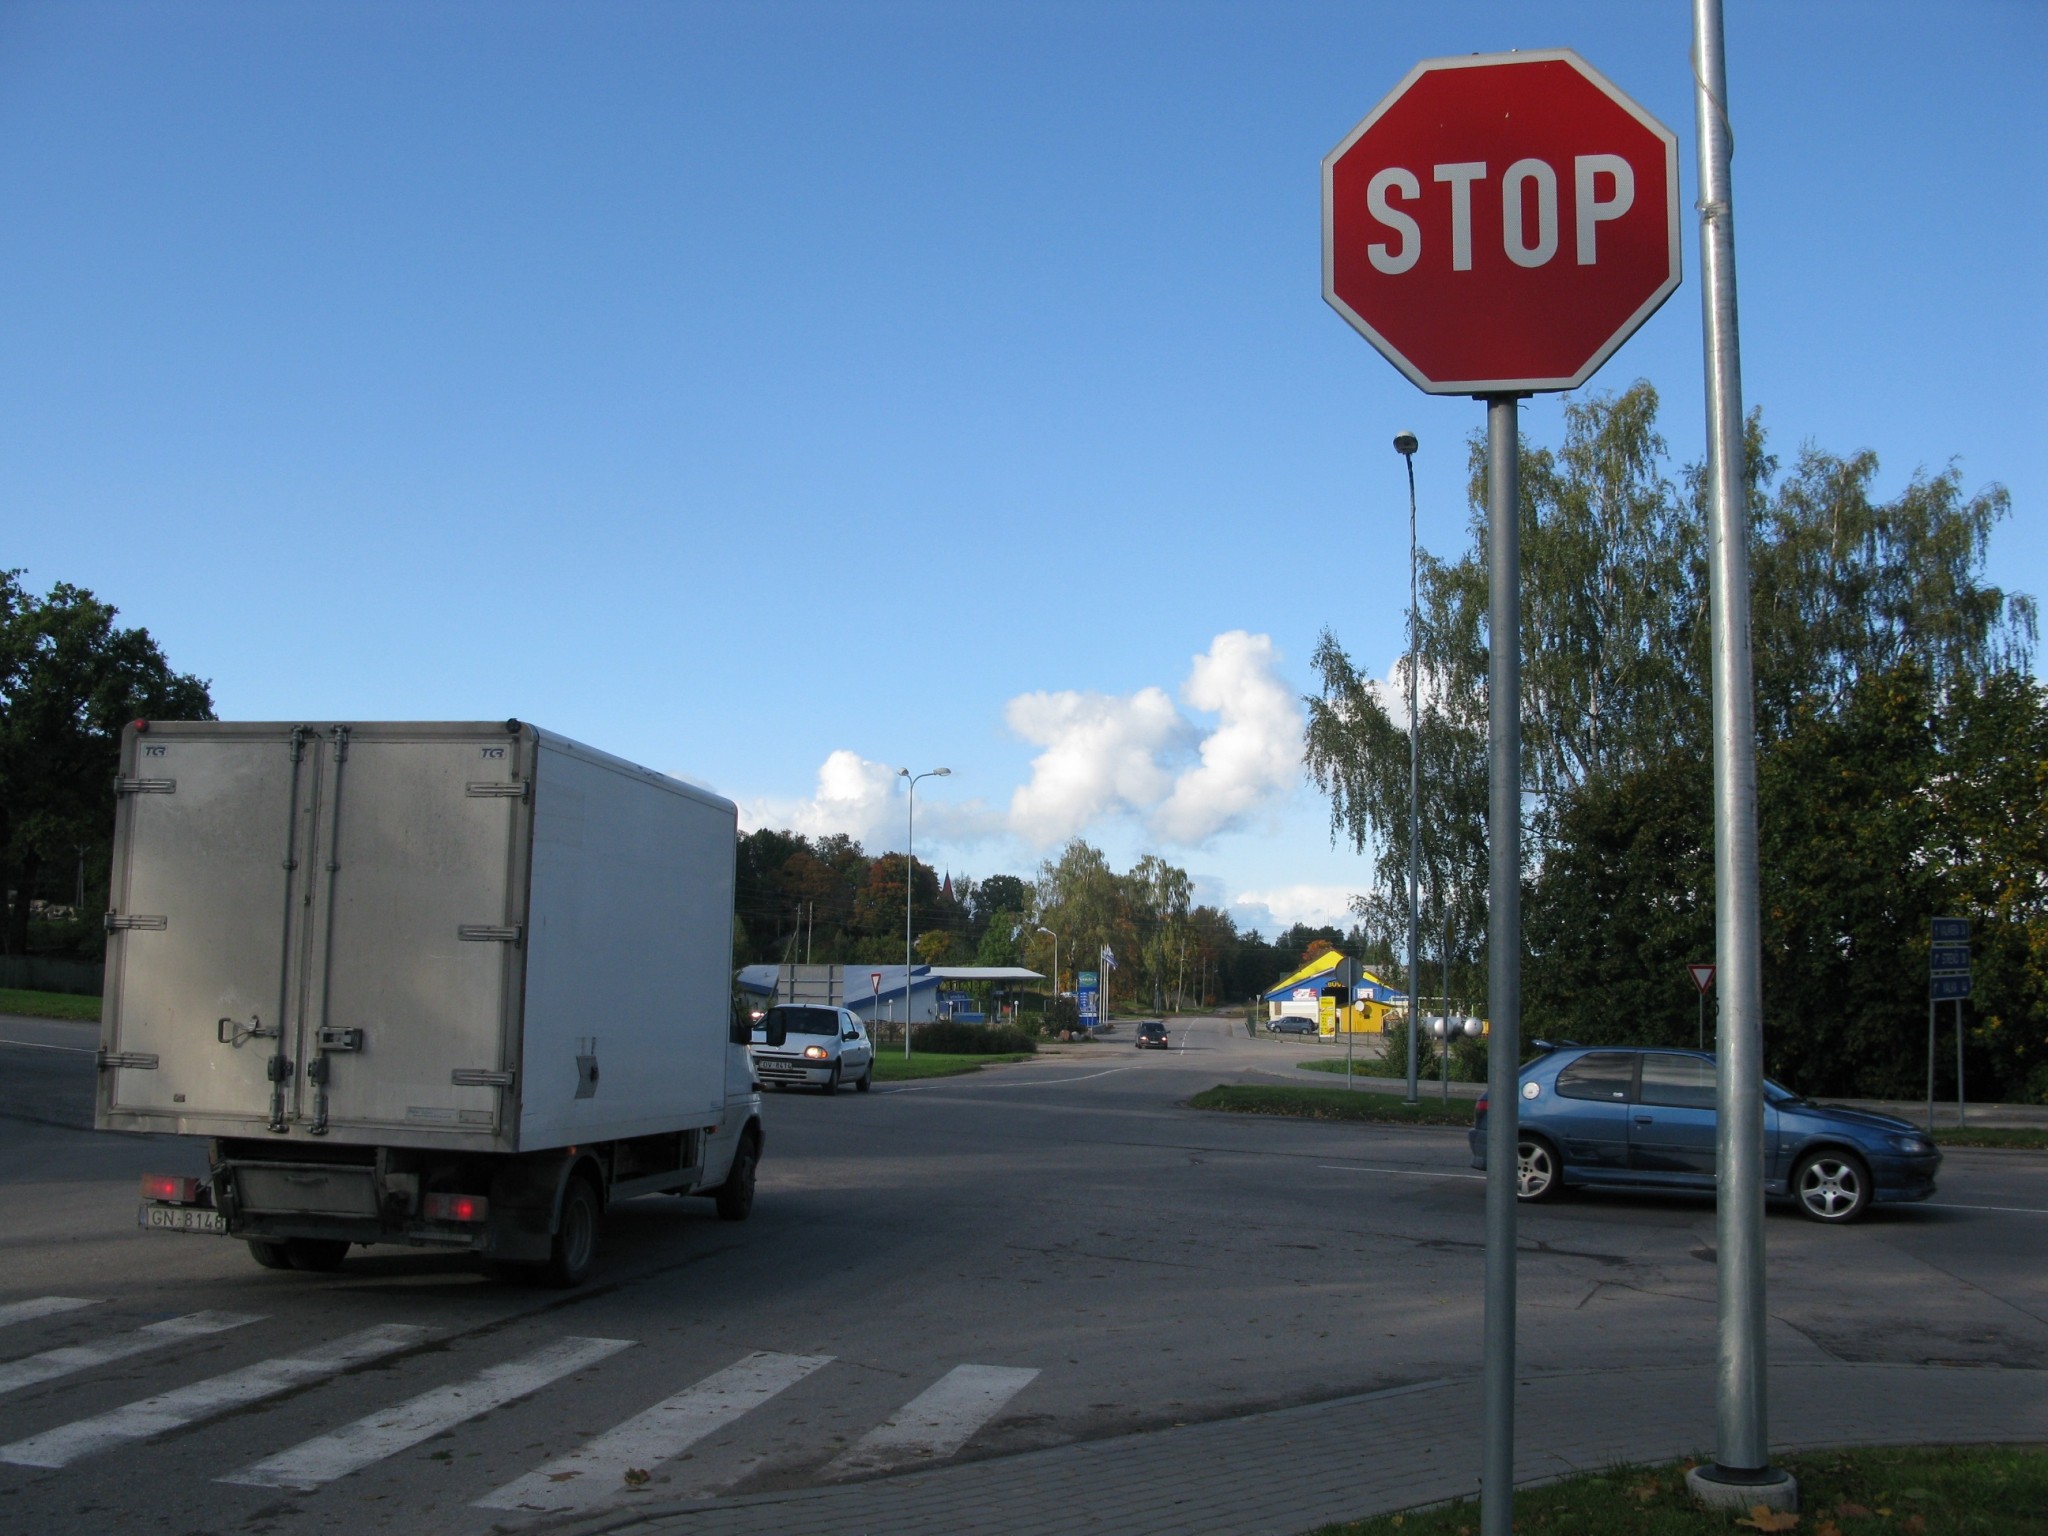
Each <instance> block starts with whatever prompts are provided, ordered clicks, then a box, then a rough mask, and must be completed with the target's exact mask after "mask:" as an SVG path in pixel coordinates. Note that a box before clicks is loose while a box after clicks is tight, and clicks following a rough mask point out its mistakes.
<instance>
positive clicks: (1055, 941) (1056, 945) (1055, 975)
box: [1038, 924, 1060, 1002]
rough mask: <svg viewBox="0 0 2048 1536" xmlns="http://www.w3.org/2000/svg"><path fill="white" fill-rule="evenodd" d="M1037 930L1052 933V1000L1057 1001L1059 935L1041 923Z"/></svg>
mask: <svg viewBox="0 0 2048 1536" xmlns="http://www.w3.org/2000/svg"><path fill="white" fill-rule="evenodd" d="M1038 931H1039V932H1040V933H1047V934H1052V1000H1053V1001H1054V1002H1058V1001H1059V1000H1060V936H1059V935H1058V934H1056V933H1053V931H1052V930H1051V929H1050V928H1047V927H1045V926H1044V925H1043V924H1041V925H1040V926H1039V929H1038Z"/></svg>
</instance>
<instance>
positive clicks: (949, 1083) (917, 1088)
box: [889, 1067, 1135, 1093]
mask: <svg viewBox="0 0 2048 1536" xmlns="http://www.w3.org/2000/svg"><path fill="white" fill-rule="evenodd" d="M1133 1070H1135V1069H1134V1068H1131V1067H1111V1068H1109V1069H1108V1070H1107V1071H1105V1072H1088V1073H1084V1074H1083V1075H1082V1076H1080V1077H1048V1078H1041V1079H1034V1080H1031V1081H1022V1080H1020V1081H1017V1082H1012V1083H975V1084H973V1086H974V1087H976V1088H1050V1087H1053V1086H1055V1085H1056V1084H1059V1083H1085V1082H1088V1081H1089V1080H1090V1079H1092V1078H1097V1077H1114V1076H1115V1075H1116V1074H1117V1073H1119V1072H1130V1071H1133ZM962 1075H963V1076H967V1077H972V1076H974V1075H975V1074H974V1073H971V1072H970V1073H964V1074H962ZM967 1086H968V1085H967V1084H966V1083H963V1082H961V1081H960V1080H959V1079H958V1078H950V1077H949V1078H941V1079H939V1080H938V1081H936V1082H930V1083H915V1084H910V1085H907V1086H903V1087H892V1088H891V1089H890V1090H889V1091H890V1092H891V1093H929V1092H930V1091H931V1090H932V1089H934V1088H964V1087H967Z"/></svg>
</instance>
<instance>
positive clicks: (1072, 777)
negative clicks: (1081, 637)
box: [1003, 688, 1193, 848]
mask: <svg viewBox="0 0 2048 1536" xmlns="http://www.w3.org/2000/svg"><path fill="white" fill-rule="evenodd" d="M1003 719H1004V720H1005V721H1006V722H1007V723H1008V724H1009V727H1010V729H1011V730H1013V731H1015V732H1016V733H1017V734H1018V735H1019V736H1021V737H1023V738H1024V739H1025V740H1026V741H1028V742H1030V743H1031V744H1032V745H1033V746H1039V747H1044V748H1045V750H1044V751H1043V752H1041V753H1039V755H1038V756H1037V757H1036V758H1034V759H1032V763H1031V779H1030V782H1029V783H1026V784H1022V785H1019V786H1018V788H1017V791H1016V793H1014V794H1013V795H1011V796H1010V827H1011V830H1013V831H1014V832H1015V833H1016V834H1017V835H1018V836H1019V837H1021V838H1023V839H1024V840H1025V841H1026V842H1028V843H1031V844H1032V845H1034V846H1036V847H1040V848H1044V847H1049V846H1050V845H1052V844H1054V843H1060V842H1064V841H1066V840H1067V839H1068V838H1070V837H1078V836H1079V835H1080V834H1081V833H1082V832H1084V831H1086V830H1087V829H1088V827H1089V826H1090V824H1092V823H1093V822H1095V821H1096V820H1098V819H1099V818H1101V817H1103V816H1106V815H1110V814H1113V813H1115V812H1118V811H1127V810H1139V811H1142V810H1146V809H1149V808H1151V807H1152V806H1155V805H1157V804H1159V803H1160V801H1162V800H1164V799H1165V798H1166V797H1167V796H1168V795H1169V794H1171V793H1172V790H1173V776H1172V774H1171V773H1170V772H1169V771H1168V770H1167V769H1166V768H1165V767H1163V766H1162V765H1161V763H1160V761H1159V758H1160V755H1161V754H1162V753H1167V752H1174V751H1176V750H1177V749H1179V750H1184V749H1185V746H1186V744H1187V742H1188V740H1189V739H1190V738H1191V737H1192V735H1193V730H1192V728H1191V727H1190V726H1189V724H1188V722H1187V721H1186V720H1184V719H1182V718H1181V714H1180V711H1179V710H1177V709H1175V708H1174V707H1173V700H1172V699H1170V698H1168V697H1167V695H1166V692H1165V690H1164V689H1161V688H1141V689H1139V690H1138V691H1137V692H1136V693H1134V694H1132V695H1130V696H1129V697H1128V698H1116V697H1113V696H1111V695H1109V694H1102V693H1073V692H1065V693H1026V694H1020V695H1019V696H1018V697H1016V698H1014V699H1012V700H1010V702H1009V704H1008V705H1006V706H1005V707H1004V709H1003Z"/></svg>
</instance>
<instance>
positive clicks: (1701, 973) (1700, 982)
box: [1685, 965, 1714, 997]
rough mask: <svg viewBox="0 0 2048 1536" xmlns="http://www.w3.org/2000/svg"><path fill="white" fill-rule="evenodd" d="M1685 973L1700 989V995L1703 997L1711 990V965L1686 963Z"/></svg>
mask: <svg viewBox="0 0 2048 1536" xmlns="http://www.w3.org/2000/svg"><path fill="white" fill-rule="evenodd" d="M1685 973H1686V975H1688V976H1690V977H1691V978H1692V984H1693V985H1694V986H1696V987H1698V988H1699V989H1700V996H1701V997H1705V996H1706V995H1707V994H1708V993H1709V992H1711V991H1712V990H1713V988H1714V968H1713V967H1712V966H1711V965H1688V966H1687V967H1686V968H1685Z"/></svg>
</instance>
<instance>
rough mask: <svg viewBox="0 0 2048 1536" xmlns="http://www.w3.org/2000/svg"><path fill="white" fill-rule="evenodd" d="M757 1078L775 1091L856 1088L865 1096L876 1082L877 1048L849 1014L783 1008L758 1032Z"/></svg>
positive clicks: (812, 1006) (753, 1051)
mask: <svg viewBox="0 0 2048 1536" xmlns="http://www.w3.org/2000/svg"><path fill="white" fill-rule="evenodd" d="M749 1052H750V1054H751V1055H752V1056H753V1059H754V1075H755V1076H756V1077H758V1078H759V1079H760V1080H761V1082H762V1083H764V1084H765V1085H767V1086H768V1087H770V1088H789V1087H803V1088H818V1089H822V1090H823V1091H824V1092H826V1093H833V1092H836V1091H837V1090H838V1087H839V1085H840V1084H841V1083H845V1082H850V1083H852V1084H853V1086H854V1087H856V1088H858V1089H859V1090H860V1091H861V1092H862V1093H866V1092H867V1091H868V1088H869V1085H871V1084H872V1083H873V1082H874V1080H875V1047H874V1044H873V1042H872V1041H870V1040H869V1039H868V1032H867V1027H866V1026H865V1025H863V1024H862V1023H861V1021H860V1018H859V1016H858V1015H856V1014H854V1013H853V1012H852V1011H851V1010H849V1009H845V1008H824V1007H820V1006H818V1005H817V1004H814V1003H810V1004H800V1003H778V1004H777V1005H776V1006H775V1007H773V1008H770V1009H769V1010H768V1011H767V1012H766V1013H764V1014H763V1015H761V1022H760V1023H758V1024H756V1025H755V1026H754V1037H753V1042H752V1044H751V1045H750V1046H749Z"/></svg>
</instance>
